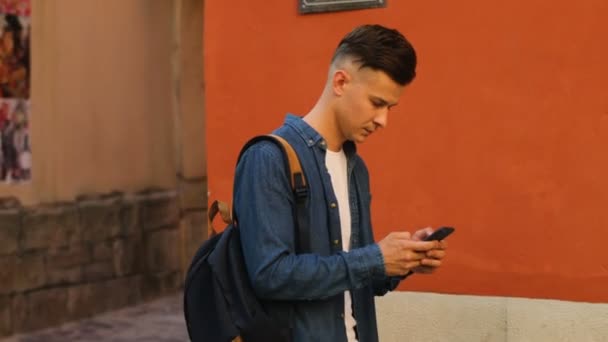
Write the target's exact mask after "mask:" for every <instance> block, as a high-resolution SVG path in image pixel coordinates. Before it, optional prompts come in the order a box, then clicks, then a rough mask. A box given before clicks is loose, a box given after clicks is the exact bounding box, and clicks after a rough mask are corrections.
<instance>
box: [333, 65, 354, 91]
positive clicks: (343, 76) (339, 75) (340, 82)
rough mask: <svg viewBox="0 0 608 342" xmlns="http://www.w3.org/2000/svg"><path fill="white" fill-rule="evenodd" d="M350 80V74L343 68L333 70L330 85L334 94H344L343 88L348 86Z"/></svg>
mask: <svg viewBox="0 0 608 342" xmlns="http://www.w3.org/2000/svg"><path fill="white" fill-rule="evenodd" d="M350 81H351V76H350V75H349V73H348V72H347V71H346V70H344V69H338V70H336V71H335V72H334V74H333V77H332V80H331V85H332V90H333V92H334V95H336V96H342V94H344V88H346V87H347V86H348V84H349V83H350Z"/></svg>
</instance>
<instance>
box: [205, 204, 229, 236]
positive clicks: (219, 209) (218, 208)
mask: <svg viewBox="0 0 608 342" xmlns="http://www.w3.org/2000/svg"><path fill="white" fill-rule="evenodd" d="M218 213H219V214H220V217H221V218H222V221H224V223H225V224H231V223H232V214H231V213H230V208H229V207H228V204H226V203H225V202H222V201H218V200H215V201H213V203H211V206H210V207H209V223H208V225H207V227H209V228H208V231H207V236H208V237H212V236H214V235H215V234H217V230H216V229H215V228H214V227H213V219H215V216H216V215H217V214H218Z"/></svg>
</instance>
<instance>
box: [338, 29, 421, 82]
mask: <svg viewBox="0 0 608 342" xmlns="http://www.w3.org/2000/svg"><path fill="white" fill-rule="evenodd" d="M344 57H352V58H353V59H354V61H355V62H358V63H360V64H361V65H360V67H359V69H362V68H371V69H373V70H379V71H383V72H385V73H386V74H387V75H388V76H389V77H390V78H391V79H392V80H393V81H395V82H396V83H398V84H400V85H402V86H404V85H407V84H409V83H410V82H412V80H414V77H416V51H414V47H412V44H410V42H408V41H407V39H406V38H405V37H404V36H403V35H402V34H401V33H400V32H399V31H397V30H394V29H389V28H386V27H384V26H381V25H363V26H359V27H356V28H355V29H354V30H352V31H351V32H350V33H348V34H347V35H346V36H344V38H343V39H342V40H341V41H340V43H339V44H338V47H337V48H336V51H335V53H334V56H333V58H332V60H331V61H332V64H333V63H334V62H336V61H337V60H339V59H341V58H344Z"/></svg>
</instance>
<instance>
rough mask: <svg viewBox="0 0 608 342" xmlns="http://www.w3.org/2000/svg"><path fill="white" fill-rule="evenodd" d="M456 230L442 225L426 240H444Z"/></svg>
mask: <svg viewBox="0 0 608 342" xmlns="http://www.w3.org/2000/svg"><path fill="white" fill-rule="evenodd" d="M454 230H455V229H454V228H453V227H441V228H439V229H437V230H435V231H434V232H433V233H432V234H431V235H429V236H427V237H426V238H425V239H424V241H432V240H443V239H445V238H446V237H448V235H450V234H452V233H453V232H454Z"/></svg>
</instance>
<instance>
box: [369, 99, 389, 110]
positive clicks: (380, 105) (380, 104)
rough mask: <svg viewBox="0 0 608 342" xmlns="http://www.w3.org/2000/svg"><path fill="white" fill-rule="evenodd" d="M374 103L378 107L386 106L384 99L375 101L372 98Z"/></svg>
mask: <svg viewBox="0 0 608 342" xmlns="http://www.w3.org/2000/svg"><path fill="white" fill-rule="evenodd" d="M372 105H373V106H374V107H376V108H382V107H384V106H385V105H386V104H385V103H384V102H382V101H374V100H372Z"/></svg>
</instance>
